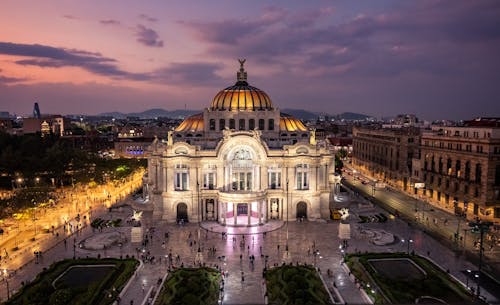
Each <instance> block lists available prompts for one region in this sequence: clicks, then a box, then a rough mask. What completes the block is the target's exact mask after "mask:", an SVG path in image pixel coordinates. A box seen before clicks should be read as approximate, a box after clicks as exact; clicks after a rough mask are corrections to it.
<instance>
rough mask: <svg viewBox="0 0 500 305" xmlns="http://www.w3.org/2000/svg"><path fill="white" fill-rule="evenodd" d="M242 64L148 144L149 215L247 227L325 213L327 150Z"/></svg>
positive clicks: (330, 167)
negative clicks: (196, 108) (251, 80)
mask: <svg viewBox="0 0 500 305" xmlns="http://www.w3.org/2000/svg"><path fill="white" fill-rule="evenodd" d="M244 63H245V60H240V70H239V72H237V82H236V83H235V85H233V86H230V87H227V88H225V89H223V90H221V91H220V92H219V93H217V94H216V95H215V97H214V98H213V100H212V103H211V105H210V106H209V107H208V108H206V109H204V110H203V112H201V113H199V114H196V115H193V116H191V117H188V118H186V119H185V120H184V121H183V122H182V123H181V124H180V125H179V126H178V127H177V128H175V130H173V131H170V132H169V134H168V139H167V141H166V142H161V141H158V140H155V141H154V142H153V144H152V145H151V146H150V147H149V151H148V152H147V153H148V176H147V177H146V178H145V182H146V185H147V193H148V196H149V200H150V201H152V203H153V216H154V218H155V219H156V220H166V221H167V222H174V221H180V220H181V219H182V220H183V221H192V222H193V221H194V222H197V221H217V222H218V223H220V224H222V225H227V226H253V225H260V224H264V223H266V222H267V221H268V220H270V219H279V220H295V219H298V218H301V219H309V220H317V219H322V218H323V219H328V218H329V215H330V202H331V201H332V191H333V190H334V187H335V186H334V183H335V181H337V180H336V179H335V177H334V169H335V167H334V156H333V154H331V153H330V151H329V150H328V149H327V147H326V145H325V143H320V142H318V143H317V142H316V138H315V131H314V130H311V131H310V130H308V129H307V128H306V127H305V126H304V124H303V123H302V122H301V121H300V120H298V119H296V118H294V117H292V116H290V115H287V114H284V113H281V112H280V111H279V109H278V108H275V107H274V105H273V103H272V101H271V98H270V97H269V96H268V95H267V94H266V93H265V92H264V91H262V90H260V89H258V88H256V87H253V86H250V85H249V84H248V82H247V72H246V71H245V69H244V66H243V65H244Z"/></svg>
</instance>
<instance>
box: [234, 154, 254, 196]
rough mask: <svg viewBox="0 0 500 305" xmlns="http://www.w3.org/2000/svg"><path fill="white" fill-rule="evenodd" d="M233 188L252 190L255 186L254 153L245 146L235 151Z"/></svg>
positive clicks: (236, 189)
mask: <svg viewBox="0 0 500 305" xmlns="http://www.w3.org/2000/svg"><path fill="white" fill-rule="evenodd" d="M231 171H232V173H231V189H232V190H234V191H251V190H252V188H253V183H252V182H253V175H252V172H253V162H252V154H251V152H250V151H248V150H247V149H245V148H242V149H239V150H237V151H236V152H235V153H234V156H233V160H232V164H231Z"/></svg>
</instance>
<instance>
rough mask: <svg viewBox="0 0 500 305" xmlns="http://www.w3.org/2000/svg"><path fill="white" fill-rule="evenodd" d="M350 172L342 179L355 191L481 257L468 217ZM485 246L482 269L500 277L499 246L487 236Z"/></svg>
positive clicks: (433, 234)
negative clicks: (377, 185)
mask: <svg viewBox="0 0 500 305" xmlns="http://www.w3.org/2000/svg"><path fill="white" fill-rule="evenodd" d="M347 173H348V174H346V175H344V176H343V182H344V183H345V184H346V185H347V186H349V187H351V188H353V189H354V190H355V191H356V192H359V193H360V194H361V195H363V196H364V197H366V198H369V199H370V200H372V201H374V202H375V203H378V204H381V205H382V206H383V207H384V208H385V209H386V210H387V211H388V212H391V213H393V214H396V213H398V214H399V215H400V217H401V218H403V219H405V220H406V221H407V222H409V223H412V224H414V225H417V226H418V227H420V228H421V229H422V230H423V231H426V232H428V233H429V234H431V235H432V236H434V237H435V238H437V239H439V240H441V241H442V242H443V243H444V244H446V245H448V246H449V247H450V248H452V249H453V250H455V251H457V252H461V253H462V254H464V255H467V256H469V258H472V259H473V260H474V259H475V260H477V258H478V257H479V247H478V242H477V241H478V240H479V234H475V233H472V232H471V230H470V227H469V226H468V224H467V220H466V219H464V218H462V217H458V216H456V215H454V214H451V213H450V212H449V211H447V210H442V209H440V208H438V207H436V206H433V205H431V204H429V203H428V202H426V201H424V200H421V199H420V198H414V197H411V196H410V195H408V194H406V193H403V192H400V191H398V190H395V189H393V188H390V187H387V188H384V189H379V188H377V189H376V188H374V187H373V183H372V182H371V181H373V178H371V177H367V176H363V175H361V174H360V173H359V171H358V172H357V173H356V174H355V176H354V175H353V174H352V169H348V170H347ZM363 181H365V182H364V183H363ZM366 181H370V182H366ZM483 248H484V249H485V251H484V262H485V264H484V265H483V266H484V267H483V270H486V271H487V272H488V273H490V274H491V275H493V276H494V275H496V278H500V247H499V246H498V245H495V244H493V243H491V242H489V241H487V240H486V238H485V240H484V246H483Z"/></svg>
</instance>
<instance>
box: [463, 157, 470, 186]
mask: <svg viewBox="0 0 500 305" xmlns="http://www.w3.org/2000/svg"><path fill="white" fill-rule="evenodd" d="M464 179H465V180H467V181H470V161H467V162H465V172H464Z"/></svg>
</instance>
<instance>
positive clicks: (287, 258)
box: [283, 175, 290, 262]
mask: <svg viewBox="0 0 500 305" xmlns="http://www.w3.org/2000/svg"><path fill="white" fill-rule="evenodd" d="M288 199H289V191H288V175H287V179H286V243H285V253H283V260H284V261H285V262H288V261H289V260H290V252H289V251H288V208H289V206H290V202H289V201H288Z"/></svg>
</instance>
